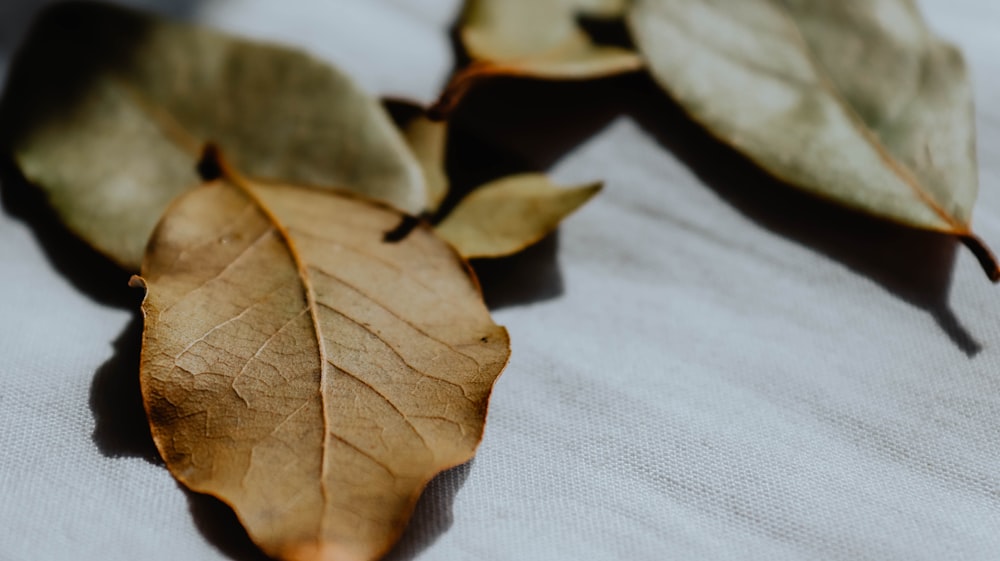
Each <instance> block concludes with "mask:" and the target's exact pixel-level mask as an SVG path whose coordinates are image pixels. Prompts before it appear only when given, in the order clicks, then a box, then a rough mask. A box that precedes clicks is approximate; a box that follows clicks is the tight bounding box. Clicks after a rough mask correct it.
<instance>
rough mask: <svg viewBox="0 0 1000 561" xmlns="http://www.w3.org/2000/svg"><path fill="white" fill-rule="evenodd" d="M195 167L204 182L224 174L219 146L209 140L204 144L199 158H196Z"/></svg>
mask: <svg viewBox="0 0 1000 561" xmlns="http://www.w3.org/2000/svg"><path fill="white" fill-rule="evenodd" d="M195 169H197V170H198V175H199V176H201V179H202V180H203V181H206V182H208V181H215V180H216V179H219V178H220V177H222V176H223V175H225V169H224V167H223V165H222V161H221V154H220V153H219V147H218V146H216V145H214V144H212V143H211V142H210V143H208V144H206V145H205V147H204V148H202V151H201V158H199V159H198V165H197V166H195Z"/></svg>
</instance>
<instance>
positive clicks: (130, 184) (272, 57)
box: [0, 3, 426, 269]
mask: <svg viewBox="0 0 1000 561" xmlns="http://www.w3.org/2000/svg"><path fill="white" fill-rule="evenodd" d="M0 131H2V135H3V141H4V144H7V145H8V146H9V147H10V148H12V149H13V151H14V156H15V159H16V161H17V163H18V164H19V166H20V167H21V169H22V171H23V172H24V174H25V176H26V177H27V178H28V179H29V180H31V181H32V182H34V183H37V184H38V185H40V186H41V187H42V188H43V189H44V190H45V191H46V193H47V194H48V196H49V198H50V200H51V202H52V204H53V206H54V207H55V208H56V210H57V211H58V212H59V214H60V215H61V217H62V218H63V220H64V221H65V222H66V224H67V225H68V226H69V227H70V228H71V229H72V230H73V231H75V232H76V233H77V234H78V235H80V236H81V237H83V238H84V239H85V240H87V241H88V242H90V243H91V244H92V245H94V246H95V247H96V248H97V249H99V250H100V251H102V252H104V253H105V254H107V255H108V256H109V257H111V258H112V259H114V260H115V261H117V262H119V263H120V264H122V265H124V266H126V267H128V268H132V269H137V268H138V266H139V263H140V260H141V258H142V251H143V248H144V247H145V245H146V241H147V240H148V239H149V234H150V232H152V229H153V227H154V225H155V224H156V222H157V221H158V220H159V218H160V216H161V215H162V213H163V211H164V209H165V208H166V207H167V205H168V204H169V203H170V201H171V200H173V198H174V197H175V196H177V195H178V194H180V193H182V192H184V191H186V190H187V189H190V188H192V187H193V186H195V185H197V184H198V183H199V179H198V177H197V175H196V173H195V169H194V166H195V163H196V161H197V158H198V156H199V155H200V153H201V150H202V146H203V144H205V143H206V142H214V143H216V144H219V145H221V146H222V147H223V148H224V149H225V150H226V151H227V153H228V154H230V155H231V158H232V159H233V160H234V161H235V163H236V164H237V165H238V166H239V167H240V168H241V169H243V170H245V171H246V173H247V174H248V175H250V176H252V177H256V178H270V179H281V180H287V181H292V182H296V183H302V184H310V185H318V186H323V185H335V186H341V187H345V188H348V189H354V190H357V191H359V192H363V193H366V194H368V195H370V196H373V197H376V198H380V199H382V200H385V201H388V202H390V203H392V204H394V205H396V206H397V207H399V208H401V209H403V210H406V211H409V212H419V211H421V210H423V207H424V203H425V200H426V195H425V192H424V191H425V189H424V179H423V175H422V174H421V171H420V167H419V166H418V164H417V162H416V161H415V159H414V158H413V156H412V155H411V154H410V152H409V151H408V150H407V148H406V145H405V143H404V142H403V139H402V138H401V136H400V135H399V133H398V132H397V131H396V130H395V128H394V127H393V125H392V122H391V120H390V119H389V118H388V116H387V115H386V114H385V112H384V110H383V109H382V108H381V107H380V106H379V105H378V103H377V102H376V101H375V100H373V99H370V98H369V97H368V96H367V95H365V93H364V92H362V91H361V90H360V89H358V87H357V86H355V85H354V83H353V82H352V81H351V80H350V79H348V78H347V77H346V76H344V75H342V74H340V73H338V72H337V71H335V70H334V69H332V68H330V67H329V66H327V65H325V64H322V63H320V62H319V61H317V60H315V59H313V58H311V57H310V56H308V55H306V54H304V53H302V52H299V51H295V50H291V49H287V48H282V47H277V46H271V45H265V44H259V43H253V42H250V41H246V40H242V39H236V38H232V37H229V36H225V35H222V34H220V33H217V32H214V31H209V30H205V29H200V28H196V27H192V26H189V25H184V24H178V23H171V22H167V21H164V20H160V19H154V18H150V17H147V16H143V15H139V14H136V13H133V12H131V11H127V10H123V9H121V8H115V7H111V6H105V5H100V4H89V3H72V4H59V5H57V6H55V7H53V8H51V9H50V10H49V11H48V12H47V13H46V14H45V16H43V18H42V19H41V20H40V21H39V22H38V23H37V24H36V25H35V28H34V31H33V32H32V33H31V35H30V37H29V38H28V40H27V43H26V44H25V47H24V48H23V50H22V52H21V53H20V55H19V57H18V59H17V61H16V64H15V67H14V70H13V73H12V75H11V77H10V79H9V86H8V89H7V91H6V93H5V96H4V101H3V106H2V113H0Z"/></svg>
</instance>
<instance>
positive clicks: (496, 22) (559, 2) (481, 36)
mask: <svg viewBox="0 0 1000 561" xmlns="http://www.w3.org/2000/svg"><path fill="white" fill-rule="evenodd" d="M624 9H625V2H623V1H622V0H468V2H467V3H466V6H465V11H464V13H463V14H462V21H461V25H460V28H459V35H460V37H461V40H462V44H463V45H464V46H465V49H466V52H467V53H468V55H469V57H470V58H471V59H472V64H470V65H469V66H468V67H466V68H464V69H463V70H461V71H460V72H459V73H458V74H456V75H455V77H454V78H452V80H451V83H450V84H449V85H448V87H447V88H446V90H445V92H444V94H442V96H441V99H440V100H439V101H438V102H437V103H436V104H435V106H434V107H433V108H432V113H433V114H437V115H441V114H445V113H447V112H448V111H450V110H451V109H452V108H453V107H454V106H455V105H457V104H458V102H459V100H460V98H461V97H462V96H463V95H464V94H465V92H466V91H467V90H468V89H469V88H470V87H471V86H472V85H473V84H474V83H475V82H477V81H479V80H481V79H483V78H487V77H491V76H520V77H528V78H540V79H548V80H586V79H592V78H600V77H604V76H612V75H615V74H621V73H624V72H631V71H634V70H638V69H639V68H641V67H642V61H641V59H640V58H639V56H638V55H637V54H636V53H635V52H633V51H631V50H628V49H624V48H621V47H614V46H603V45H597V44H595V43H594V42H593V41H591V39H590V37H588V36H587V34H586V33H585V32H584V31H583V29H581V28H580V26H579V24H578V23H577V21H576V17H577V15H580V14H586V15H590V16H593V17H605V18H611V17H619V16H621V15H622V13H623V12H624Z"/></svg>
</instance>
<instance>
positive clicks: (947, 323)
mask: <svg viewBox="0 0 1000 561" xmlns="http://www.w3.org/2000/svg"><path fill="white" fill-rule="evenodd" d="M621 86H622V87H621V88H620V91H619V92H618V93H617V95H618V96H619V100H618V102H617V103H620V104H621V105H622V110H623V113H624V114H626V115H628V116H629V117H631V118H632V119H633V120H634V121H635V122H636V123H638V124H639V126H641V127H642V128H643V129H644V130H645V131H647V132H648V133H649V134H651V135H652V136H653V137H654V138H655V139H656V140H657V142H659V143H660V144H661V145H662V146H663V147H665V148H666V149H668V150H670V151H671V152H672V153H673V154H674V155H675V156H676V157H677V158H679V159H680V160H681V161H683V162H684V163H685V165H687V167H688V168H689V169H691V170H692V172H693V173H694V174H695V175H697V176H698V178H699V179H700V180H701V181H702V182H703V183H704V184H705V185H706V186H708V187H709V188H710V189H712V191H714V192H715V193H716V194H717V195H718V196H719V197H720V198H721V199H723V200H724V201H726V202H727V203H728V204H729V205H731V206H732V207H733V208H735V209H736V210H738V211H739V212H740V213H741V214H743V215H744V216H746V217H747V218H749V219H750V220H752V221H753V222H755V223H756V224H758V225H760V226H761V227H763V228H765V229H767V230H769V231H771V232H774V233H776V234H779V235H781V236H783V237H786V238H788V239H791V240H793V241H795V242H796V243H799V244H801V245H803V246H805V247H807V248H810V249H811V250H813V251H816V252H818V253H821V254H823V255H826V256H827V257H829V258H831V259H834V260H836V261H838V262H840V263H842V264H843V265H845V266H846V267H848V268H849V269H850V270H852V271H854V272H855V273H857V274H860V275H862V276H865V277H867V278H868V279H870V280H872V281H873V282H875V283H877V284H878V285H880V286H881V287H882V288H883V289H885V290H886V291H888V292H889V293H891V294H893V295H894V296H895V297H897V298H899V299H900V300H902V301H904V302H907V303H909V304H910V305H913V306H916V307H917V308H920V309H922V310H924V311H925V312H927V313H928V314H929V315H930V316H931V317H932V318H933V320H934V321H935V323H936V324H937V325H938V327H939V328H940V329H941V331H942V332H943V333H944V334H945V335H946V336H947V337H948V338H949V339H950V340H951V342H952V343H953V344H954V345H955V347H956V348H958V349H959V350H960V351H962V352H963V353H964V354H965V355H966V356H968V357H969V358H972V357H974V356H976V355H977V354H978V353H979V352H980V351H981V350H982V344H981V343H980V342H979V341H978V340H977V338H976V337H975V336H974V335H973V334H971V333H970V332H969V331H968V329H967V328H966V327H965V326H964V325H963V324H962V322H961V320H960V319H959V318H958V317H957V315H956V314H955V312H954V310H953V309H952V308H951V306H950V304H949V301H948V296H949V292H950V288H951V281H952V276H953V272H954V264H955V259H956V252H957V248H958V246H959V244H958V240H957V239H956V238H954V237H952V236H948V235H944V234H939V233H934V232H928V231H923V230H918V229H915V228H909V227H906V226H901V225H897V224H894V223H891V222H888V221H885V220H880V219H877V218H874V217H871V216H868V215H866V214H863V213H860V212H856V211H853V210H849V209H846V208H843V207H840V206H838V205H835V204H831V203H828V202H825V201H822V200H820V199H819V198H817V197H814V196H811V195H808V194H806V193H804V192H802V191H799V190H797V189H796V188H794V187H792V186H791V185H788V184H786V183H784V182H782V181H780V180H778V179H776V178H774V177H773V176H771V175H769V174H768V173H767V172H765V171H763V170H761V169H760V168H758V167H757V166H756V165H754V164H753V163H752V162H751V161H750V160H749V159H747V158H746V157H745V156H743V155H742V154H740V153H738V152H736V151H735V150H734V149H732V148H730V147H729V146H727V145H725V144H723V143H721V142H720V141H718V140H716V139H715V138H713V137H712V136H711V135H710V134H709V133H708V132H706V131H705V130H704V129H703V128H702V127H701V126H700V125H698V124H697V123H696V122H694V121H693V120H692V119H691V118H690V117H689V116H688V115H687V114H686V113H685V112H684V110H683V109H682V108H681V107H680V106H679V105H678V104H677V103H676V102H675V101H673V100H672V99H671V98H669V97H668V96H667V95H666V94H665V93H663V92H662V91H661V90H660V89H659V88H658V86H656V84H655V83H653V81H652V79H651V78H650V77H648V76H647V75H636V76H633V77H630V78H629V80H628V81H626V82H623V83H622V84H621Z"/></svg>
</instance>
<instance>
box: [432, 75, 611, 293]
mask: <svg viewBox="0 0 1000 561" xmlns="http://www.w3.org/2000/svg"><path fill="white" fill-rule="evenodd" d="M614 81H615V79H614V78H612V79H606V80H595V81H584V82H548V81H542V80H524V79H516V78H505V77H497V78H491V79H490V80H489V84H488V85H484V86H482V87H479V88H476V89H474V90H472V91H470V92H469V93H468V94H466V96H465V97H463V99H462V102H461V104H460V105H458V106H457V108H456V110H455V112H454V113H453V114H452V115H451V117H450V120H449V123H450V125H449V137H450V140H449V143H448V162H447V168H448V173H449V176H450V177H451V180H452V188H451V191H450V192H449V194H448V198H447V199H446V200H445V202H444V204H443V205H442V207H441V212H440V213H439V216H441V215H444V214H446V213H447V212H449V211H450V210H451V209H452V208H454V206H455V205H456V204H457V203H458V202H459V201H460V200H461V198H462V197H464V196H465V195H466V194H468V193H469V192H470V191H471V190H473V189H475V188H476V187H478V186H480V185H482V184H484V183H486V182H489V181H492V180H494V179H497V178H499V177H503V176H506V175H511V174H516V173H524V172H537V171H545V170H547V169H548V168H550V167H551V166H552V165H553V163H555V162H556V161H557V160H558V159H559V158H560V157H562V156H563V155H564V154H565V153H567V152H568V151H570V150H571V149H573V148H574V147H575V146H577V145H579V144H580V142H582V141H583V140H584V139H586V138H588V137H590V136H592V135H593V134H595V133H596V132H598V131H599V130H601V129H602V128H604V127H605V126H607V124H608V123H610V122H611V121H612V120H613V119H614V118H615V117H616V116H617V115H618V114H617V110H616V108H615V107H614V106H611V105H608V104H600V105H596V106H595V104H594V103H593V102H592V97H593V96H595V95H596V96H598V97H600V95H601V92H605V91H606V90H607V89H608V87H609V85H608V84H609V83H610V82H614ZM595 179H599V178H595ZM558 249H559V236H558V230H556V231H555V232H553V233H552V234H550V235H549V236H547V237H546V238H544V239H543V240H541V241H540V242H539V243H537V244H535V245H533V246H531V247H528V248H527V249H525V250H524V251H521V252H519V253H517V254H514V255H512V256H509V257H503V258H498V259H476V260H473V262H472V265H473V268H474V269H475V270H476V273H477V275H478V277H479V280H480V283H481V285H482V288H483V293H484V296H485V298H486V302H487V305H488V306H489V307H490V308H491V309H499V308H504V307H510V306H518V305H524V304H530V303H533V302H538V301H544V300H549V299H553V298H557V297H558V296H560V295H561V294H562V293H563V291H564V282H563V277H562V272H561V269H560V267H559V263H558V256H559V252H558Z"/></svg>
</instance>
